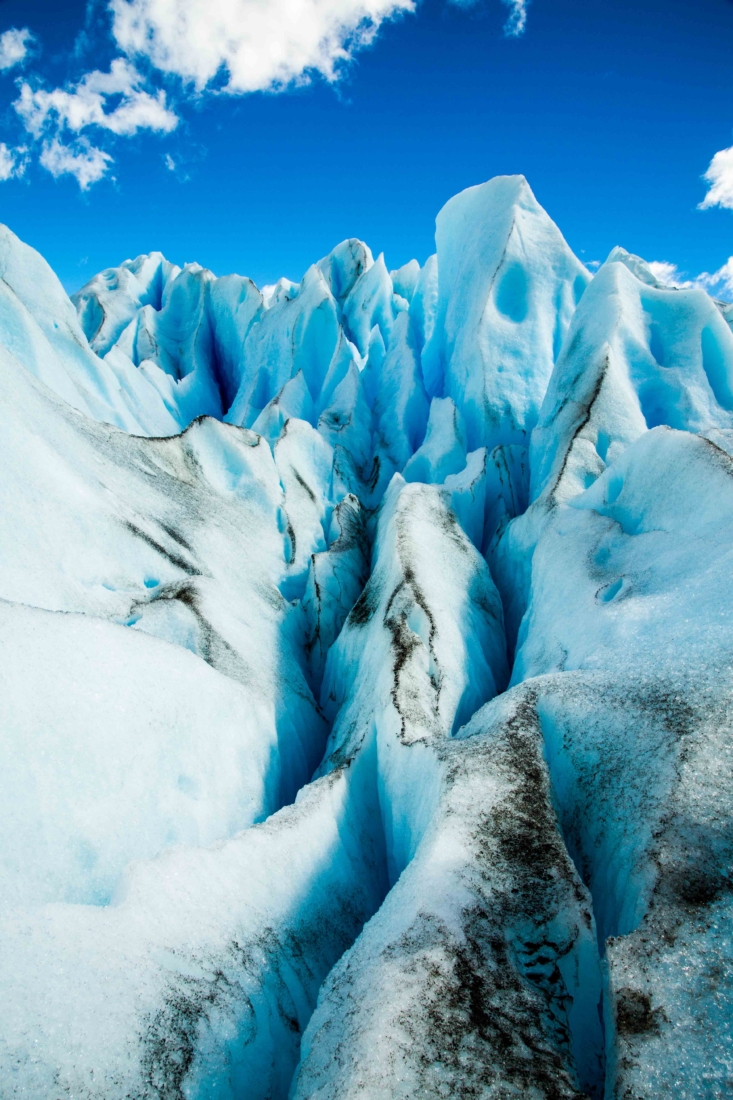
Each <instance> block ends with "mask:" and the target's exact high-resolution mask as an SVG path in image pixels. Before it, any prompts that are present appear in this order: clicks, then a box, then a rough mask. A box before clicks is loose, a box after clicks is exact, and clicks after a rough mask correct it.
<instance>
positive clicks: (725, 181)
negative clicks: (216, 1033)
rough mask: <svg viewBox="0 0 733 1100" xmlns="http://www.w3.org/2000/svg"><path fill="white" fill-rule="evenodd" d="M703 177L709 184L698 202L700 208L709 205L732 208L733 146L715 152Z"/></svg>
mask: <svg viewBox="0 0 733 1100" xmlns="http://www.w3.org/2000/svg"><path fill="white" fill-rule="evenodd" d="M703 179H704V180H707V182H708V183H709V184H710V190H709V191H708V193H707V195H706V196H705V198H704V199H703V200H702V202H701V203H700V210H707V209H708V207H710V206H726V207H727V208H728V209H729V210H733V147H731V148H730V149H721V150H720V152H719V153H716V154H715V156H714V157H713V159H712V160H711V161H710V164H709V166H708V170H707V172H706V173H705V175H704V176H703Z"/></svg>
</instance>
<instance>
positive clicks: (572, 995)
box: [0, 177, 733, 1100]
mask: <svg viewBox="0 0 733 1100" xmlns="http://www.w3.org/2000/svg"><path fill="white" fill-rule="evenodd" d="M436 243H437V253H436V255H435V256H432V257H431V258H430V259H429V260H428V261H427V262H426V264H425V265H424V266H423V267H422V268H421V267H420V266H419V265H418V264H417V262H416V261H414V260H413V261H411V262H410V263H409V264H406V265H405V266H404V267H402V268H400V269H399V270H397V271H391V272H390V271H388V270H387V268H386V266H385V264H384V260H383V257H381V256H380V257H378V258H377V259H376V260H374V258H373V257H372V254H371V252H370V251H369V249H368V247H367V246H366V245H365V244H363V243H362V242H360V241H357V240H349V241H344V242H343V243H342V244H340V245H339V246H338V247H337V248H335V249H334V251H333V252H332V253H330V254H329V255H328V256H327V257H326V258H325V259H323V260H321V261H319V262H318V263H316V264H314V265H313V267H311V268H309V269H308V271H307V272H306V273H305V275H304V277H303V279H302V281H301V282H300V283H299V284H294V283H291V282H289V281H288V280H284V279H283V280H281V281H280V282H279V283H278V284H277V285H276V286H274V287H267V288H264V289H263V290H260V289H258V288H257V287H256V286H255V285H254V283H253V282H251V280H249V279H246V278H243V277H240V276H238V275H230V276H226V277H224V278H218V279H217V278H215V277H214V275H213V274H212V273H211V272H209V271H206V270H205V269H203V268H201V267H199V266H198V265H196V264H187V265H186V266H185V267H184V268H183V269H180V268H178V267H176V266H174V265H173V264H171V263H169V262H168V261H167V260H165V259H164V258H163V257H162V256H161V255H160V254H159V253H151V254H150V255H149V256H140V257H138V258H137V259H136V260H132V261H129V260H128V261H126V262H125V263H123V264H122V265H121V266H120V267H119V268H115V269H110V270H107V271H104V272H101V273H100V274H99V275H97V276H95V278H94V279H92V280H91V282H89V283H88V284H87V285H86V286H85V287H84V288H82V290H80V291H79V293H78V294H76V295H74V298H73V300H72V301H70V300H69V299H68V297H67V296H66V294H65V293H64V291H63V290H62V288H61V286H60V284H59V283H58V281H57V279H56V278H55V276H54V275H53V273H52V272H51V271H50V269H49V268H48V266H47V265H46V264H45V262H44V261H43V260H42V259H41V257H40V256H39V255H38V254H37V253H35V252H34V251H33V250H32V249H30V248H28V247H27V246H25V245H24V244H22V243H21V242H20V241H19V240H18V239H17V238H16V237H14V235H13V234H12V233H11V232H10V231H9V230H8V229H5V228H2V229H1V230H0V393H1V394H2V410H3V412H2V425H3V430H2V433H0V450H1V451H2V467H3V477H2V479H1V480H0V498H1V504H2V506H1V507H0V555H1V561H2V568H1V569H0V620H1V621H2V624H3V630H2V632H1V633H0V646H1V647H2V661H1V662H0V676H1V678H2V685H1V688H0V708H1V709H2V725H1V726H0V729H1V730H2V738H1V740H0V760H1V761H2V767H1V768H0V822H1V824H2V829H1V835H2V842H1V843H0V866H1V867H2V876H3V878H2V882H3V890H2V903H1V905H0V942H1V943H2V948H3V949H2V952H0V1003H2V1006H3V1010H2V1025H1V1026H0V1096H1V1097H3V1100H4V1098H8V1100H9V1098H11V1097H13V1098H15V1097H24V1098H26V1100H29V1098H30V1100H46V1098H53V1100H62V1098H64V1097H69V1098H71V1097H73V1098H77V1100H153V1098H158V1100H183V1098H186V1100H204V1098H206V1100H286V1098H287V1097H290V1098H291V1100H316V1098H318V1100H349V1098H354V1100H356V1098H357V1097H358V1098H359V1100H402V1098H404V1100H408V1098H410V1100H412V1098H415V1100H417V1098H418V1097H420V1098H422V1100H425V1098H427V1100H431V1098H432V1100H442V1098H448V1097H451V1098H454V1097H461V1098H466V1100H468V1098H470V1100H511V1098H517V1100H519V1098H522V1100H565V1098H573V1100H580V1097H582V1096H587V1097H591V1098H594V1100H600V1098H602V1097H605V1098H606V1100H662V1098H667V1097H671V1096H674V1097H677V1098H679V1100H693V1098H694V1100H707V1098H711V1100H712V1098H723V1097H729V1096H730V1095H731V1092H732V1091H733V1024H732V1021H733V943H732V935H733V870H732V867H731V861H732V857H733V828H732V822H731V812H732V810H733V730H732V725H733V723H732V722H731V705H730V700H731V690H732V687H733V617H732V612H733V595H732V589H731V564H732V555H733V550H732V549H731V546H732V545H733V542H732V537H731V536H732V535H733V458H732V457H731V455H732V454H733V333H731V329H730V327H729V324H728V321H727V320H726V317H728V316H729V314H730V309H729V308H726V307H725V306H724V305H723V304H722V303H717V302H715V301H713V300H711V299H710V298H709V297H708V296H707V295H706V294H705V293H704V292H703V291H702V290H697V289H696V290H674V289H670V288H667V287H664V286H661V285H659V284H658V283H657V281H656V280H655V278H654V276H653V274H652V272H651V271H650V269H649V268H648V267H647V265H646V264H645V263H644V261H643V260H640V259H639V258H638V257H636V256H632V255H630V254H629V253H627V252H625V251H624V250H623V249H621V248H617V249H614V251H613V252H612V253H611V255H610V256H609V258H608V260H607V262H606V263H605V264H604V265H603V266H602V267H601V268H600V270H599V271H598V273H597V274H596V275H595V276H594V277H593V278H591V275H590V273H589V272H588V271H587V270H586V268H585V267H584V266H583V265H582V264H581V263H580V262H579V261H578V260H577V259H576V258H575V256H574V255H573V254H572V252H571V251H570V249H569V248H568V246H567V244H566V243H565V241H564V239H563V237H562V235H561V233H560V231H559V230H558V229H557V227H556V226H555V225H554V224H553V222H552V221H551V220H550V218H549V217H548V215H547V214H546V213H545V212H544V211H543V210H542V209H541V207H540V206H539V205H538V203H537V202H536V200H535V198H534V196H533V195H532V192H531V191H530V189H529V187H528V185H527V183H526V181H525V180H524V179H523V178H522V177H500V178H497V179H494V180H491V181H490V182H489V183H486V184H484V185H482V186H479V187H473V188H470V189H469V190H467V191H464V192H463V193H461V194H460V195H457V196H456V197H455V198H454V199H452V200H451V201H450V202H449V203H447V205H446V206H445V207H444V208H443V210H442V211H441V212H440V214H439V216H438V219H437V233H436Z"/></svg>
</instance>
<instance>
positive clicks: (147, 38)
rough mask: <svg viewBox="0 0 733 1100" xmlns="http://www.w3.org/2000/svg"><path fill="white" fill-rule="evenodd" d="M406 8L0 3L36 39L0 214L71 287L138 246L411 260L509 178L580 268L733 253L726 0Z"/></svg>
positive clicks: (9, 58) (732, 77) (169, 1)
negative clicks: (368, 28)
mask: <svg viewBox="0 0 733 1100" xmlns="http://www.w3.org/2000/svg"><path fill="white" fill-rule="evenodd" d="M171 5H172V6H171ZM407 6H409V0H268V4H267V5H265V8H264V9H263V7H262V5H259V6H258V5H257V4H256V3H255V0H93V2H92V3H91V4H86V3H85V2H83V0H66V2H64V3H62V4H61V5H59V3H58V0H55V2H52V0H0V33H2V32H5V31H8V30H11V29H15V30H16V31H22V30H24V29H26V28H27V29H28V30H29V31H30V33H31V35H32V36H33V37H32V38H27V37H25V36H20V37H18V36H17V35H16V36H15V37H12V36H11V37H9V38H5V39H2V38H0V65H2V64H7V67H6V68H5V71H4V72H2V73H0V96H1V97H2V106H1V107H0V142H3V143H4V144H3V145H2V146H0V153H2V154H3V156H0V174H5V175H7V176H8V178H6V179H4V180H2V181H1V182H0V220H2V221H4V222H6V223H7V224H8V225H9V226H10V227H11V228H12V229H13V230H14V231H15V232H16V233H17V234H18V235H19V236H20V237H22V238H23V239H24V240H26V241H28V242H29V243H30V244H32V245H33V246H34V247H36V248H38V249H39V250H40V251H41V252H42V253H43V254H44V255H45V256H46V258H47V259H48V260H49V262H50V263H51V264H52V266H53V267H54V268H55V270H56V271H57V272H58V274H59V275H60V277H61V278H62V280H63V282H64V284H65V285H66V286H67V288H68V289H69V290H73V289H76V288H77V287H79V286H80V285H81V284H82V283H84V282H85V281H86V280H87V279H88V278H89V277H90V276H91V275H92V274H93V273H94V272H96V271H97V270H99V269H101V268H103V267H107V266H110V265H113V264H117V263H119V262H120V261H121V260H123V259H125V258H127V257H129V256H135V255H137V254H138V253H140V252H147V251H151V250H153V249H159V250H161V251H162V252H164V253H165V255H166V256H167V257H168V258H169V259H171V260H174V261H176V262H178V263H181V262H184V261H188V260H197V261H198V262H199V263H202V264H204V265H206V266H207V267H210V268H211V269H212V270H213V271H215V272H216V273H217V274H226V273H228V272H232V271H236V272H239V273H240V274H247V275H250V276H252V277H253V278H254V279H255V280H256V281H257V282H258V283H260V284H262V283H267V282H272V281H274V280H275V279H276V278H277V277H278V276H280V275H285V276H287V277H289V278H293V279H298V278H299V277H300V276H301V274H302V273H303V271H304V270H305V268H306V267H307V266H308V264H309V263H311V262H312V261H314V260H316V259H318V258H319V257H320V256H321V255H323V254H324V253H325V252H327V251H328V250H329V249H330V248H331V247H333V245H334V244H336V243H337V242H338V241H339V240H341V239H343V238H344V237H347V236H358V237H361V238H363V239H364V240H366V241H367V242H368V243H369V244H370V246H371V248H372V250H373V251H374V252H375V254H376V253H377V252H379V251H382V250H383V251H384V252H385V254H386V260H387V263H388V265H389V266H391V267H395V266H398V265H399V264H402V263H404V262H406V261H407V260H409V259H410V258H411V257H413V256H415V257H417V259H418V260H419V261H420V262H421V263H422V262H423V261H424V260H425V258H426V257H427V256H428V255H429V254H430V252H431V251H433V229H434V220H435V215H436V214H437V212H438V210H439V209H440V207H441V205H442V204H443V203H444V202H445V201H446V200H447V199H448V198H449V197H450V196H451V195H452V194H454V193H456V192H457V191H459V190H461V189H462V188H464V187H467V186H470V185H471V184H474V183H478V182H481V181H483V180H485V179H488V178H490V177H491V176H493V175H496V174H497V173H504V172H523V173H524V174H525V175H526V176H527V178H528V180H529V182H530V184H531V186H532V188H533V190H534V192H535V194H536V195H537V198H538V199H539V201H540V202H541V203H542V204H543V206H545V208H546V209H547V210H548V212H549V213H550V214H551V216H552V217H553V218H554V219H555V221H556V222H557V223H558V225H559V226H560V228H561V229H562V231H563V233H564V234H565V236H566V238H567V240H568V242H569V243H570V245H571V247H572V248H573V249H574V250H575V251H576V252H577V254H578V255H579V256H580V258H581V259H583V260H585V261H586V262H588V261H593V260H602V259H604V258H605V256H606V255H607V254H608V252H609V250H610V249H611V247H612V246H613V245H615V244H622V245H623V246H624V247H626V248H628V249H630V250H631V251H633V252H637V253H639V254H640V255H642V256H644V257H645V258H647V259H649V260H655V261H667V262H668V263H670V264H673V265H676V268H677V271H676V272H672V274H671V276H670V277H673V278H677V279H681V278H683V277H688V278H691V277H694V276H696V275H698V274H699V273H700V272H705V271H706V272H714V271H717V270H718V269H720V268H721V267H722V266H723V265H724V264H725V263H726V261H727V260H728V258H729V256H730V255H731V253H733V209H731V208H730V207H731V206H733V152H732V153H731V154H730V156H727V155H726V153H725V150H727V149H728V148H729V147H731V146H733V132H732V127H733V64H731V62H732V60H733V3H731V2H730V0H532V2H531V3H530V4H528V5H526V6H525V5H524V4H523V3H522V0H478V2H477V3H474V4H472V5H467V4H461V5H459V4H456V3H453V4H451V3H448V2H446V0H422V2H421V3H417V4H415V6H414V11H412V12H410V11H407V10H404V9H405V8H406V7H407ZM59 8H61V11H59ZM400 9H402V10H400ZM176 11H177V12H178V14H179V15H180V13H181V11H183V12H184V14H185V13H186V11H189V13H190V15H191V19H190V23H189V24H188V25H186V26H183V27H182V24H180V22H179V23H176V22H175V13H176ZM263 11H264V15H263ZM365 11H366V12H368V13H371V14H372V16H373V24H372V26H374V23H378V24H379V26H378V28H377V29H376V33H375V34H373V35H372V36H371V41H366V40H365V39H368V38H369V37H370V36H369V35H368V34H367V35H365V34H364V25H363V23H362V25H361V29H359V27H358V26H356V24H357V21H358V17H359V15H360V14H363V13H364V12H365ZM171 12H173V15H171ZM202 13H204V14H205V19H206V22H205V23H204V24H199V25H198V27H197V26H196V25H195V20H196V18H200V17H201V14H202ZM232 13H234V14H232ZM115 14H116V16H117V21H116V22H113V17H114V16H115ZM525 16H526V25H525V27H524V30H523V33H521V34H518V35H517V34H514V35H512V34H511V33H510V34H507V19H509V20H510V21H511V20H512V18H513V19H514V23H513V24H512V23H511V22H510V24H509V31H511V30H512V29H514V30H518V29H520V27H521V22H522V20H523V19H524V17H525ZM232 19H233V20H234V23H233V24H232V23H231V20H232ZM217 20H218V23H217ZM227 20H230V23H227ZM318 20H321V22H320V23H318ZM324 20H325V22H324ZM329 20H330V21H329ZM314 24H315V25H314ZM202 27H203V32H202ZM211 27H214V30H216V28H217V27H218V29H219V30H221V31H222V34H221V35H220V36H219V37H218V38H217V37H216V35H215V34H214V32H213V31H212V32H211V34H210V35H209V31H210V28H211ZM355 27H356V29H355ZM207 35H208V36H209V37H207ZM176 36H177V37H176ZM232 42H233V43H234V45H232ZM3 43H4V45H3ZM222 43H223V44H222ZM3 49H5V54H4V55H3ZM349 51H350V52H351V55H352V59H351V60H350V61H348V60H347V61H345V62H344V61H341V60H340V57H341V54H342V53H343V52H349ZM22 53H25V56H24V57H23V58H22V59H21V60H18V61H13V58H14V57H17V55H18V54H22ZM3 56H4V57H5V61H3ZM273 58H276V59H277V60H272V59H273ZM113 62H114V65H115V66H116V68H113V69H112V70H110V65H111V64H112V63H113ZM309 64H310V66H311V67H310V68H308V67H307V66H308V65H309ZM314 64H315V66H316V69H318V68H320V69H321V71H322V74H325V75H321V74H319V73H318V71H315V72H314V70H313V68H312V66H313V65H314ZM304 65H305V66H306V68H305V70H304V69H303V66H304ZM110 73H112V76H110V75H109V74H110ZM88 74H96V75H92V77H90V76H89V75H88ZM273 80H274V81H275V82H276V83H278V86H282V85H283V83H284V84H285V85H286V86H285V90H278V91H273V90H272V82H273ZM24 85H25V91H24V90H23V86H24ZM80 89H81V91H80ZM114 89H116V91H115V90H114ZM110 90H111V91H110ZM108 92H109V93H110V94H107V93H108ZM14 104H20V105H21V113H19V110H18V107H17V106H14ZM115 112H117V113H115ZM95 120H96V121H95ZM115 131H119V132H115ZM716 153H717V154H719V156H718V159H717V160H716V161H715V165H716V167H715V169H714V171H715V173H716V176H715V179H716V181H717V182H716V183H715V188H714V189H713V191H712V193H711V190H710V187H711V185H710V182H708V183H706V182H705V180H704V179H703V178H702V177H703V174H704V173H705V172H706V170H708V167H709V165H710V163H711V160H712V158H713V157H714V155H715V154H716ZM75 157H76V158H79V157H82V158H85V164H86V168H84V169H83V170H82V171H80V170H79V164H81V161H79V160H78V159H77V160H76V161H75V160H74V158H75ZM105 158H110V159H105ZM42 161H43V162H44V163H45V165H46V167H44V166H43V163H41V162H42ZM74 165H76V169H75V171H76V175H75V174H73V173H69V172H66V173H64V171H63V169H64V168H65V167H69V166H71V167H74ZM85 172H86V173H87V178H85V175H84V174H85ZM53 173H55V175H54V174H53ZM95 173H97V174H99V175H100V176H101V178H100V179H98V180H97V181H96V182H91V181H90V180H89V179H88V177H89V176H90V175H94V174H95ZM79 175H81V183H82V184H84V183H86V184H87V186H86V188H85V189H82V187H81V186H80V182H79V180H78V179H77V178H76V176H79ZM706 194H708V195H710V194H712V198H713V199H715V198H717V199H719V200H720V203H722V205H720V204H718V205H711V206H709V208H707V209H699V208H698V206H699V204H700V203H701V202H702V201H703V200H704V198H705V196H706ZM726 203H727V204H728V205H727V206H726ZM669 270H670V271H671V269H669ZM679 273H684V275H681V274H679ZM731 287H733V264H732V265H731ZM718 290H719V292H720V288H718Z"/></svg>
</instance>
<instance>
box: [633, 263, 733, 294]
mask: <svg viewBox="0 0 733 1100" xmlns="http://www.w3.org/2000/svg"><path fill="white" fill-rule="evenodd" d="M648 266H649V268H650V270H651V272H652V275H653V276H654V278H655V279H657V281H658V282H660V283H662V284H663V285H664V286H674V287H677V288H678V289H679V290H688V289H690V288H691V287H699V288H701V289H702V290H706V291H707V292H708V294H710V295H712V297H713V298H723V299H726V300H727V299H729V298H733V256H730V257H729V258H728V259H727V260H726V262H725V263H724V264H723V266H722V267H719V268H718V270H717V271H712V272H710V271H703V272H702V274H700V275H696V276H695V277H694V278H692V279H687V278H685V275H686V272H684V271H680V269H679V268H678V267H677V265H676V264H671V263H669V262H668V261H666V260H652V261H651V263H650V264H649V265H648Z"/></svg>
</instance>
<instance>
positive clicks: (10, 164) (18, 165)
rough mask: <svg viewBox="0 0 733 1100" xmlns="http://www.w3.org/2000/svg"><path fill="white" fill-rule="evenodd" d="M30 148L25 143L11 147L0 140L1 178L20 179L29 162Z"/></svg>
mask: <svg viewBox="0 0 733 1100" xmlns="http://www.w3.org/2000/svg"><path fill="white" fill-rule="evenodd" d="M27 153H28V150H27V149H26V147H25V145H20V146H18V148H17V149H10V148H9V147H8V146H7V145H6V144H5V142H4V141H0V180H10V179H19V178H20V177H21V176H22V175H23V173H24V172H25V170H26V166H27V164H28V156H27Z"/></svg>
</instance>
